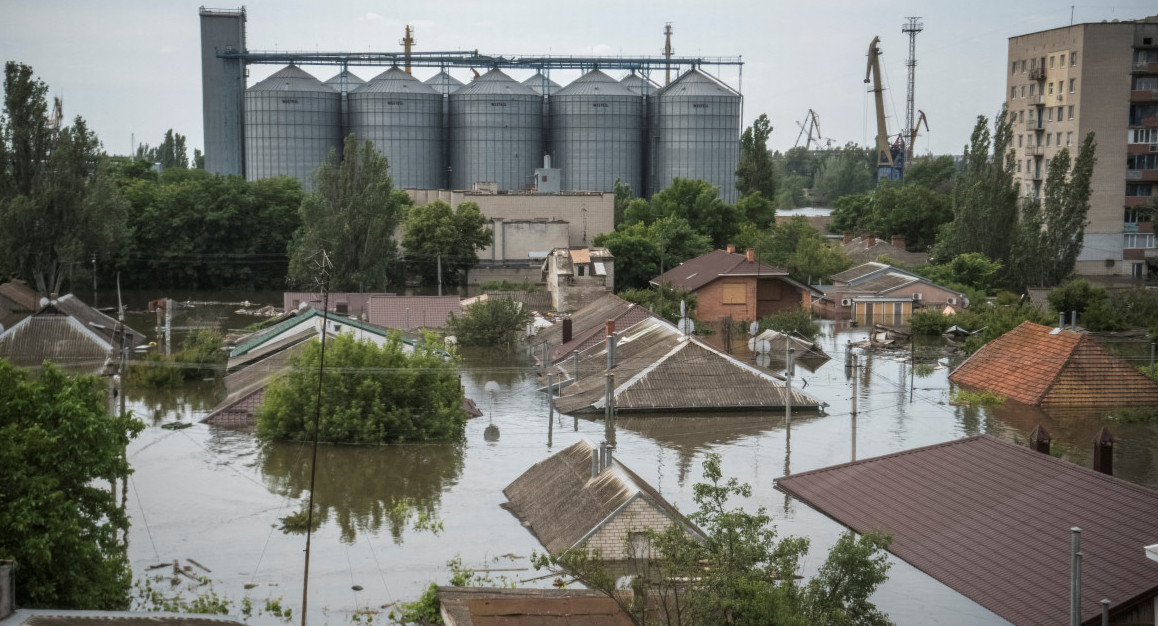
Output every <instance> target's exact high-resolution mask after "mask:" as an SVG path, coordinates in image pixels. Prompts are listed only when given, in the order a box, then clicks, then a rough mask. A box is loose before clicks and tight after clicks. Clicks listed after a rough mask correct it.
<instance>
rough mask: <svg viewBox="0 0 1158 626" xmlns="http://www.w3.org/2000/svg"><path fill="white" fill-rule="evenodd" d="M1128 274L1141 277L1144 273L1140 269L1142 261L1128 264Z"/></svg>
mask: <svg viewBox="0 0 1158 626" xmlns="http://www.w3.org/2000/svg"><path fill="white" fill-rule="evenodd" d="M1130 276H1131V277H1132V278H1143V277H1144V276H1145V273H1144V272H1143V270H1142V263H1131V264H1130Z"/></svg>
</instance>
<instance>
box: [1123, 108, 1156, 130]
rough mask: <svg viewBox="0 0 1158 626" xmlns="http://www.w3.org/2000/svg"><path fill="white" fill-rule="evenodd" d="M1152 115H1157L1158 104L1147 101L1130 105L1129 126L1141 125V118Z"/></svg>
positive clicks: (1151, 116)
mask: <svg viewBox="0 0 1158 626" xmlns="http://www.w3.org/2000/svg"><path fill="white" fill-rule="evenodd" d="M1153 117H1158V104H1155V103H1153V102H1147V103H1145V104H1131V105H1130V126H1141V125H1142V120H1145V119H1147V118H1153Z"/></svg>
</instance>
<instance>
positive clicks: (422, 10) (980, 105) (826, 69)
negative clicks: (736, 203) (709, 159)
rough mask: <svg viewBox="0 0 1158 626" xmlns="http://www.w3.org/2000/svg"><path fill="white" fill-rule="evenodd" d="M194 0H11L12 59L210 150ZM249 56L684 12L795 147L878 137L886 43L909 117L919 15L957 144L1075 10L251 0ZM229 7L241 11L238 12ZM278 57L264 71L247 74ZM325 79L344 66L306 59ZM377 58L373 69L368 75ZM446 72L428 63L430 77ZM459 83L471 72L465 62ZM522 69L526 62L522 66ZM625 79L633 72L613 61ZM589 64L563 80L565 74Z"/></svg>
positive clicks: (559, 40)
mask: <svg viewBox="0 0 1158 626" xmlns="http://www.w3.org/2000/svg"><path fill="white" fill-rule="evenodd" d="M198 6H199V5H198V4H197V3H194V2H176V1H169V0H139V1H135V0H106V1H101V2H92V1H88V0H72V1H67V0H36V1H35V2H33V1H24V0H0V15H2V16H3V18H2V19H0V58H2V59H3V60H6V61H7V60H16V61H20V62H22V63H26V64H29V65H31V66H32V67H33V69H34V70H35V71H36V73H37V75H38V76H39V77H40V78H41V79H42V80H44V81H45V82H46V83H48V85H49V88H50V91H51V94H52V95H59V96H62V97H63V99H64V109H65V117H66V118H70V119H71V118H72V117H73V116H75V115H81V116H83V117H84V118H85V119H87V120H88V122H89V124H90V125H91V127H92V128H93V129H94V130H95V131H96V132H97V133H98V134H99V135H100V137H101V139H102V140H103V141H104V144H105V148H106V149H107V150H108V151H109V152H110V153H114V154H123V153H126V152H128V151H129V150H130V146H131V141H132V138H133V137H134V136H135V138H136V141H137V142H147V143H151V144H154V145H155V144H157V143H158V142H159V141H160V139H161V137H162V135H163V134H164V132H165V130H166V129H168V128H173V129H175V130H176V131H177V132H179V133H182V134H184V135H186V136H187V137H188V138H189V149H190V153H192V149H193V148H194V147H201V146H202V143H203V136H202V128H201V126H202V123H201V119H202V118H201V68H200V51H199V46H200V40H199V36H200V32H199V22H198ZM245 6H246V9H247V11H248V23H247V30H248V42H247V43H248V47H249V49H250V50H274V49H277V50H321V51H327V50H331V51H332V50H359V51H360V50H373V51H396V50H398V49H399V48H400V46H399V40H400V39H401V38H402V31H403V27H404V25H406V24H411V25H413V26H414V27H415V30H416V39H417V41H418V43H417V46H416V50H430V51H433V50H475V49H477V50H479V51H480V52H482V53H484V54H505V55H510V54H543V53H550V54H584V55H585V54H597V55H617V54H623V55H652V54H659V53H660V51H661V49H662V47H663V26H664V23H665V22H671V24H672V28H673V29H674V32H675V34H674V37H673V47H674V49H675V54H676V55H688V56H696V55H702V56H742V57H743V59H744V61H745V64H744V66H743V77H742V84H741V80H740V76H739V75H738V73H737V72H736V70H735V68H724V69H723V70H722V72H721V74H720V77H721V78H723V79H724V80H725V81H726V82H728V83H729V84H731V85H732V86H733V87H738V88H741V89H742V91H743V93H744V125H745V126H747V125H748V124H750V123H751V121H752V119H754V118H755V117H756V116H757V115H759V114H760V113H767V114H768V116H769V117H770V118H771V119H772V124H773V126H774V127H775V130H774V132H773V134H772V139H771V142H770V147H772V148H775V149H781V150H783V149H787V148H790V147H792V146H793V145H794V144H795V143H796V141H797V136H798V133H799V127H798V126H797V122H799V121H801V120H803V119H804V117H805V114H806V112H807V111H808V109H810V108H811V109H814V110H815V111H816V112H817V113H818V115H819V117H820V126H821V131H822V133H823V135H824V136H825V137H829V138H832V139H833V140H834V141H835V142H836V143H838V144H843V143H845V142H848V141H854V142H857V143H861V144H867V143H868V142H869V141H870V140H871V138H872V137H873V136H874V135H875V132H876V131H875V128H874V127H872V126H870V125H875V120H874V117H873V114H872V112H871V107H872V102H871V99H870V98H869V94H867V93H866V91H865V87H866V86H865V84H864V83H863V81H864V73H865V53H866V51H867V49H868V44H869V41H871V40H872V38H873V37H874V36H877V35H879V36H880V37H881V49H882V51H883V57H882V61H883V63H884V72H883V73H884V75H885V78H886V85H885V86H886V89H887V90H886V92H885V106H886V112H887V114H888V116H889V120H888V124H889V130H890V133H892V134H895V133H897V132H898V131H899V129H900V128H901V127H902V126H903V123H904V120H903V117H904V114H905V81H906V74H905V64H904V63H905V58H906V57H907V56H908V37H907V36H906V35H903V34H902V33H901V25H902V23H904V22H905V18H906V17H908V16H920V17H921V18H922V21H923V23H924V26H925V30H924V32H922V33H921V34H920V35H918V36H917V62H918V65H917V78H916V107H917V108H918V109H921V110H924V111H925V113H926V115H927V117H928V121H929V128H930V131H929V132H928V133H923V134H922V137H920V138H919V139H918V140H917V152H918V153H921V154H924V153H927V152H929V151H931V152H933V153H936V154H946V153H958V152H960V151H961V148H962V146H963V145H964V144H965V142H966V141H967V140H968V137H969V131H970V130H971V128H972V126H973V124H974V122H975V120H976V117H977V115H978V114H985V115H987V116H992V114H993V113H994V112H996V111H997V110H998V108H999V107H1000V106H1001V102H1002V98H1003V93H1004V89H1005V63H1006V50H1007V39H1008V37H1010V36H1011V35H1016V34H1023V33H1027V32H1033V31H1037V30H1044V29H1048V28H1055V27H1058V26H1065V25H1067V24H1069V23H1070V12H1071V5H1070V4H1068V3H1065V2H1059V1H1057V0H1053V1H1047V0H1021V1H1019V2H999V1H994V0H972V1H966V2H937V3H935V4H934V3H930V2H916V1H904V2H900V1H888V0H878V1H876V2H865V1H859V0H842V1H828V2H808V1H804V0H800V1H797V2H782V1H780V0H766V1H738V0H716V1H711V2H705V1H696V2H687V1H684V0H669V1H668V2H665V3H658V2H647V3H642V2H630V1H623V0H620V1H605V0H584V1H581V2H575V1H571V2H544V1H539V2H527V1H525V0H493V1H490V2H467V1H454V0H426V1H423V2H405V3H403V2H392V1H381V0H380V1H377V2H371V1H369V0H350V1H333V2H327V3H321V2H307V1H305V0H276V1H275V0H257V1H251V2H247V3H246V5H245ZM224 8H236V7H235V6H228V5H226V6H225V7H224ZM1153 13H1158V3H1156V2H1154V1H1153V0H1147V1H1129V0H1127V1H1120V2H1104V3H1102V2H1089V3H1087V4H1080V5H1075V6H1074V7H1073V17H1074V21H1075V22H1093V21H1102V20H1109V19H1135V18H1139V17H1144V16H1145V15H1147V14H1153ZM276 69H277V68H276V67H273V66H253V67H252V69H251V77H250V84H251V85H252V84H253V83H254V82H256V81H258V80H260V79H261V78H263V77H265V76H267V75H268V74H270V73H272V72H273V71H275V70H276ZM305 69H306V70H307V71H310V72H311V73H313V74H314V75H315V76H318V77H319V78H321V79H322V80H325V79H326V78H329V77H330V76H331V75H333V74H334V73H335V70H334V68H332V67H309V66H305ZM378 71H380V69H375V68H360V69H355V70H354V72H355V73H356V74H358V75H359V76H361V77H362V78H364V79H369V78H371V77H372V76H373V75H374V74H376V73H377V72H378ZM434 71H435V70H433V69H416V70H415V74H416V75H417V76H418V77H419V78H426V77H427V76H429V75H431V74H433V73H434ZM452 73H454V74H455V75H456V76H457V77H458V78H459V79H460V80H463V81H464V82H465V81H467V80H469V75H470V71H469V70H467V69H459V70H455V71H453V72H452ZM511 73H512V75H513V76H515V77H516V78H518V79H520V80H521V79H523V78H525V77H526V76H529V75H530V72H523V71H512V72H511ZM611 73H612V75H614V76H616V77H619V76H621V75H622V72H611ZM577 75H578V74H577V72H557V73H554V74H552V78H553V79H554V80H555V81H556V82H559V83H561V84H564V85H565V84H567V82H568V81H570V80H571V79H572V78H574V77H575V76H577Z"/></svg>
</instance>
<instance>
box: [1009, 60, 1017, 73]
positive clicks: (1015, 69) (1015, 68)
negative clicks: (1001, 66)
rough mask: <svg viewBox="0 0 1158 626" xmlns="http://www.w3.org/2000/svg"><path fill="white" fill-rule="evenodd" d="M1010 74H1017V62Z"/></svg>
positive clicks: (1014, 63)
mask: <svg viewBox="0 0 1158 626" xmlns="http://www.w3.org/2000/svg"><path fill="white" fill-rule="evenodd" d="M1009 73H1010V74H1016V73H1017V61H1014V62H1013V69H1011V70H1009Z"/></svg>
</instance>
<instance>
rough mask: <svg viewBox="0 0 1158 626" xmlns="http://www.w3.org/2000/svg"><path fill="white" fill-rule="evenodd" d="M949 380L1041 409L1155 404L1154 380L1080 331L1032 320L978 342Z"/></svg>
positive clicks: (1157, 383)
mask: <svg viewBox="0 0 1158 626" xmlns="http://www.w3.org/2000/svg"><path fill="white" fill-rule="evenodd" d="M949 380H950V382H952V383H953V384H955V385H960V386H962V387H968V388H971V389H977V390H984V391H992V392H994V393H997V394H1000V395H1002V396H1005V397H1006V399H1008V400H1013V401H1015V402H1019V403H1021V404H1025V405H1030V406H1040V407H1042V408H1050V407H1119V406H1158V381H1155V380H1154V379H1152V378H1150V377H1149V376H1146V375H1145V374H1143V373H1142V372H1140V371H1138V369H1137V368H1135V367H1134V366H1133V365H1131V364H1129V363H1127V362H1126V361H1125V360H1123V359H1122V358H1121V357H1118V356H1115V355H1113V354H1111V353H1110V352H1109V351H1107V350H1106V349H1105V348H1103V347H1101V346H1100V345H1098V344H1097V343H1096V342H1095V341H1094V340H1093V339H1091V338H1090V336H1089V335H1087V334H1085V333H1078V332H1074V331H1072V330H1064V329H1062V330H1059V329H1055V328H1050V327H1049V326H1042V325H1041V324H1034V323H1033V322H1022V323H1021V325H1019V326H1018V327H1017V328H1014V329H1013V330H1011V331H1009V332H1007V333H1005V334H1004V335H1002V336H1000V337H998V338H997V339H994V340H993V341H990V342H989V343H987V344H985V345H984V346H982V348H981V349H980V350H978V351H977V352H975V353H973V355H972V356H970V357H969V358H968V359H966V360H965V361H964V362H963V363H961V365H959V366H958V367H957V369H955V370H953V372H952V373H950V374H949Z"/></svg>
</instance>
